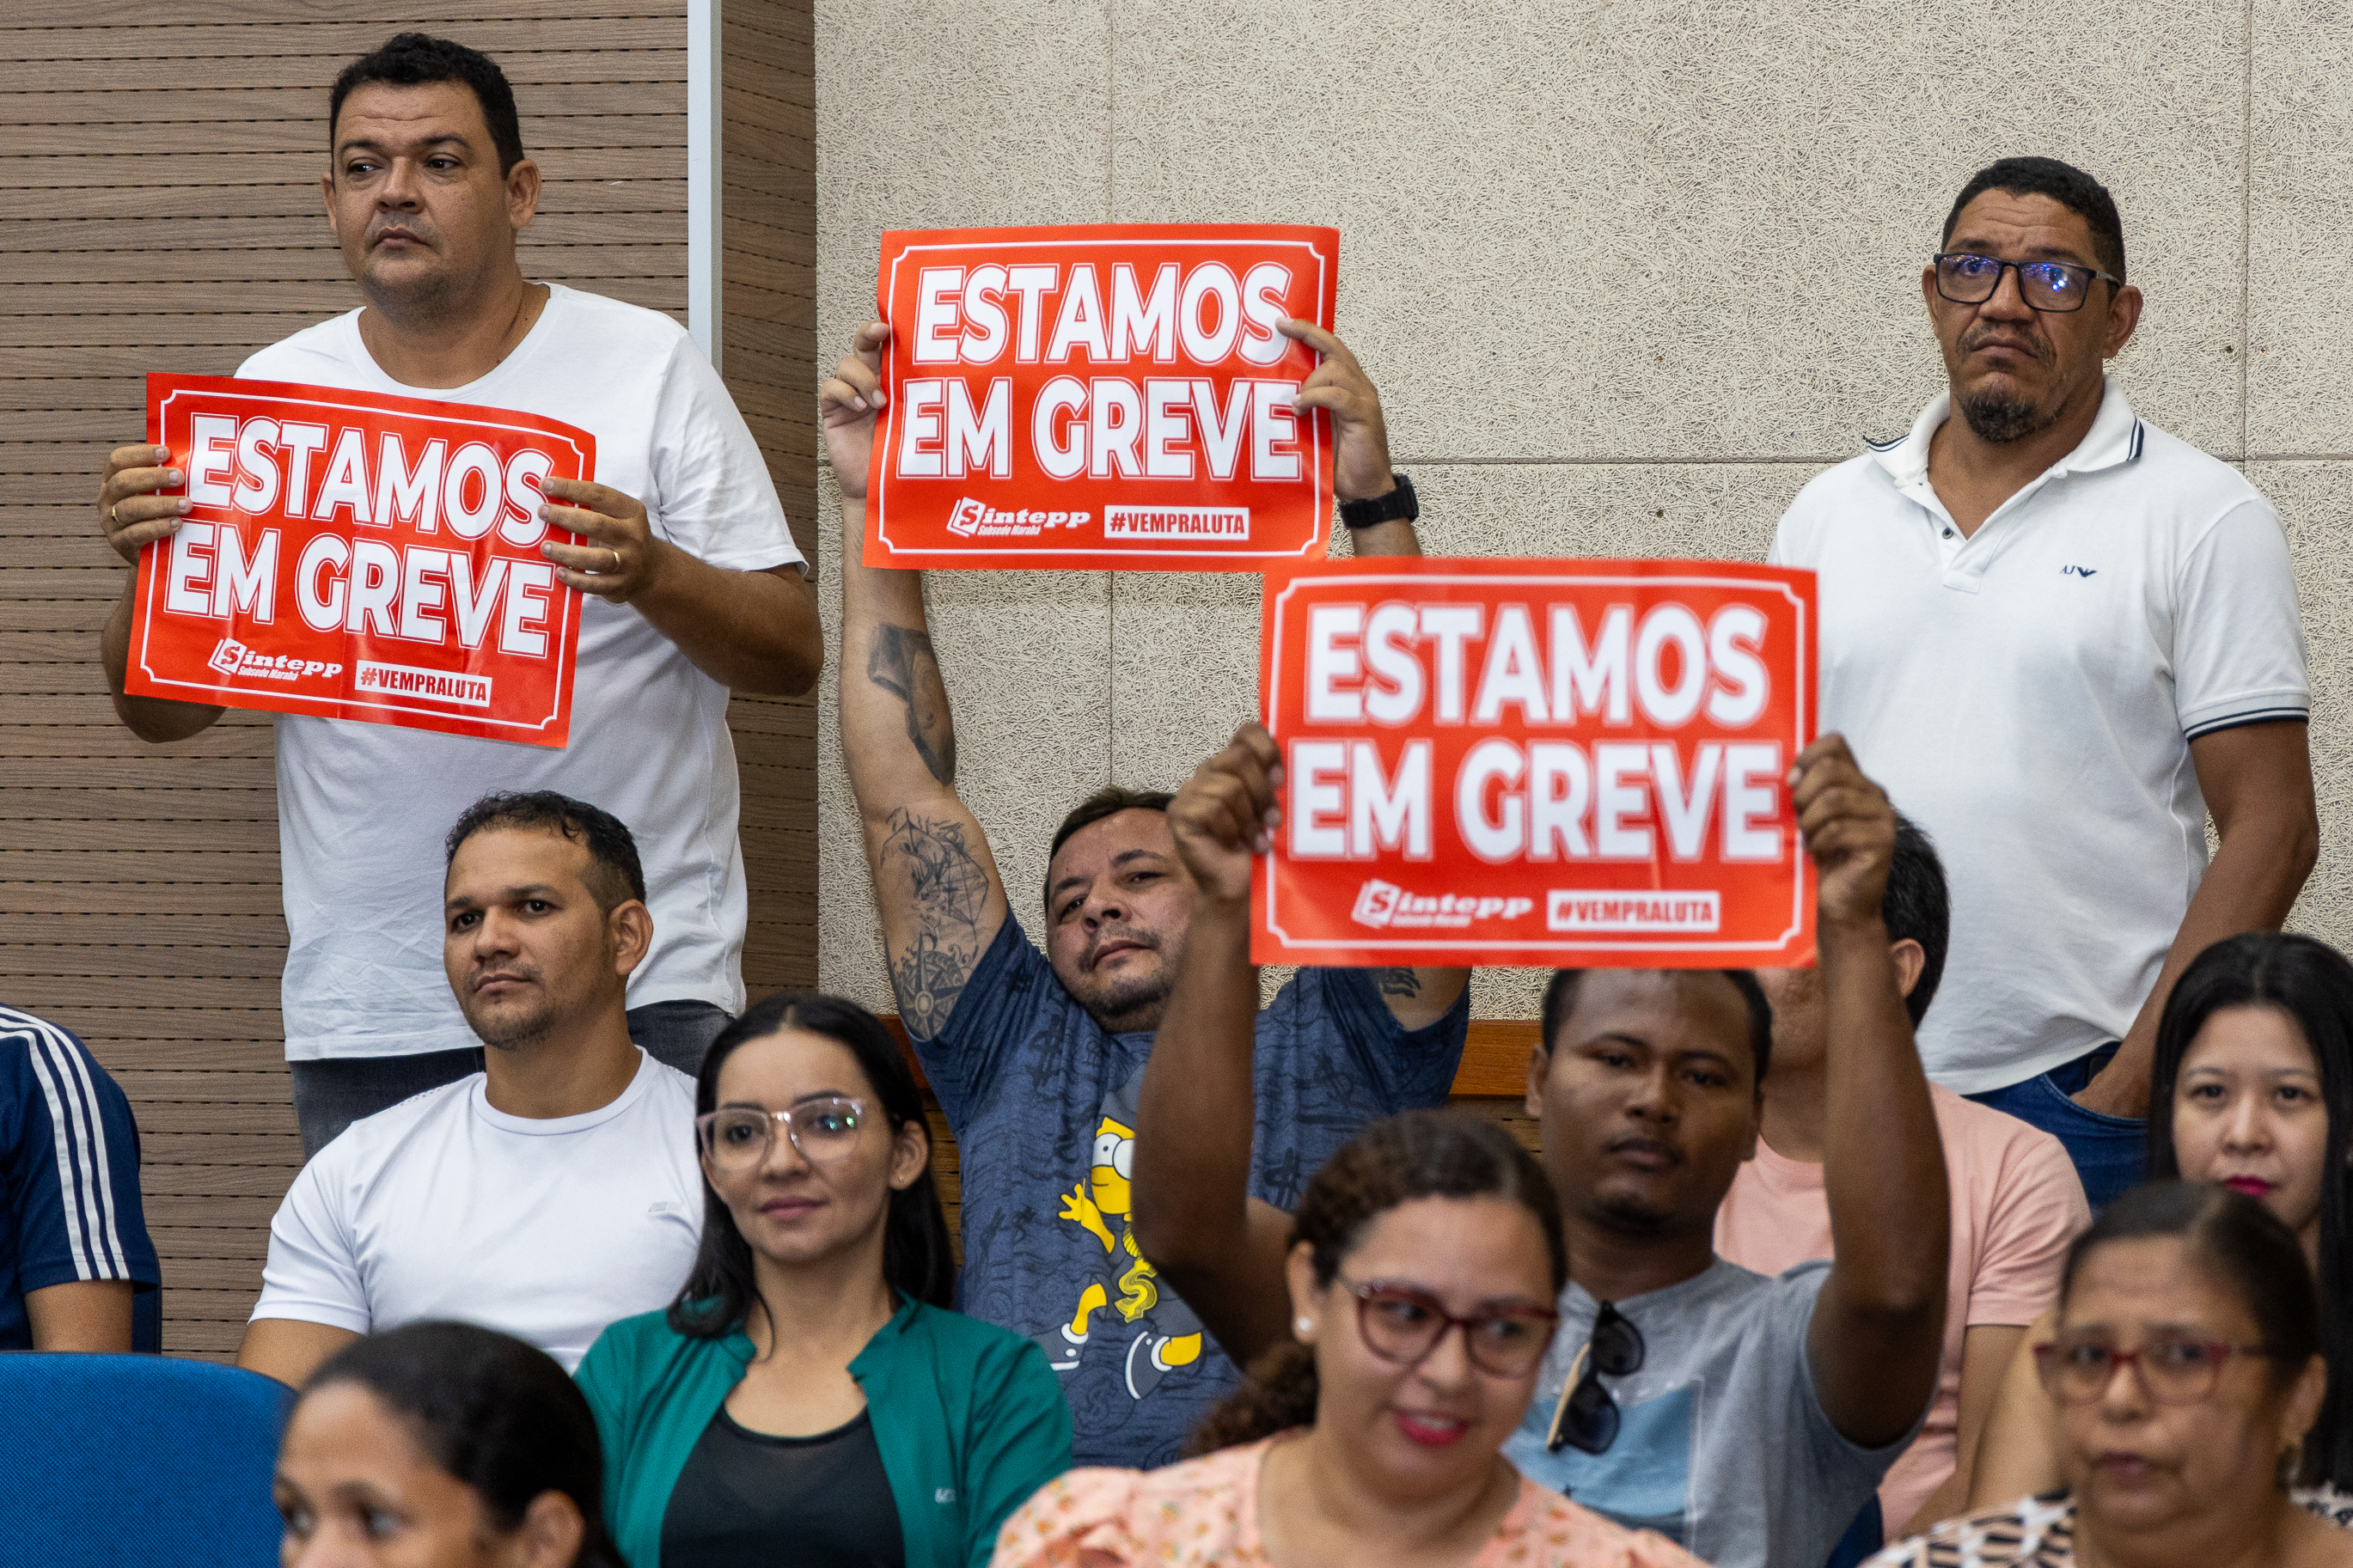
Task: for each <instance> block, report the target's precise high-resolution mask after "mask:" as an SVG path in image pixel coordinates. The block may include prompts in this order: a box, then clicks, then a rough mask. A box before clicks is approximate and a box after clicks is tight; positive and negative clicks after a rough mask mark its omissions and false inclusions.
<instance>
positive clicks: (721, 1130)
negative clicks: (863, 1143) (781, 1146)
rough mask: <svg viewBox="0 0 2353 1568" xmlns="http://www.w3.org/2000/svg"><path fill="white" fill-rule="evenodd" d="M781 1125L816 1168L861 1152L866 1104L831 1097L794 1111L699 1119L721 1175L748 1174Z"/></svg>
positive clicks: (753, 1109)
mask: <svg viewBox="0 0 2353 1568" xmlns="http://www.w3.org/2000/svg"><path fill="white" fill-rule="evenodd" d="M779 1125H782V1126H783V1128H784V1130H785V1136H786V1138H788V1139H790V1140H791V1141H792V1145H793V1147H794V1148H796V1149H797V1150H799V1151H800V1152H801V1158H802V1159H804V1160H807V1162H808V1163H810V1164H812V1165H822V1164H824V1163H827V1162H828V1161H830V1160H839V1159H840V1158H841V1157H842V1156H843V1155H845V1154H847V1153H849V1152H850V1151H851V1150H852V1149H855V1148H857V1147H858V1136H859V1133H860V1131H862V1130H863V1129H864V1127H865V1126H866V1102H865V1101H864V1100H853V1099H851V1098H849V1096H848V1095H841V1094H828V1095H824V1096H821V1097H819V1098H818V1099H816V1100H802V1101H801V1102H800V1103H799V1104H798V1105H796V1106H794V1107H793V1108H792V1109H791V1110H762V1109H761V1108H759V1107H757V1106H751V1105H729V1106H723V1107H721V1108H720V1109H719V1110H713V1111H709V1112H706V1113H705V1114H703V1115H702V1116H698V1117H696V1118H695V1119H694V1133H695V1139H696V1142H698V1143H699V1144H700V1145H701V1146H702V1154H703V1157H704V1158H705V1159H707V1160H709V1161H710V1162H711V1163H712V1165H713V1166H715V1167H716V1168H718V1169H719V1170H722V1171H749V1170H752V1169H754V1167H756V1166H758V1165H760V1164H761V1163H764V1162H765V1161H766V1159H767V1158H768V1152H769V1150H770V1149H771V1148H772V1147H774V1145H775V1142H776V1128H777V1127H778V1126H779Z"/></svg>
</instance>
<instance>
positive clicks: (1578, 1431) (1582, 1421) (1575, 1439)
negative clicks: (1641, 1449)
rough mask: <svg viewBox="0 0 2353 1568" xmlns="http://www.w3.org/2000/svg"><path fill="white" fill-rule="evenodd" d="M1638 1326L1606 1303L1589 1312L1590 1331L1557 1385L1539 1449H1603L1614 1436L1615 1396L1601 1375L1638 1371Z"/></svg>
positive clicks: (1640, 1346)
mask: <svg viewBox="0 0 2353 1568" xmlns="http://www.w3.org/2000/svg"><path fill="white" fill-rule="evenodd" d="M1648 1353H1649V1352H1648V1351H1647V1350H1646V1348H1645V1347H1644V1346H1643V1343H1642V1331H1641V1330H1640V1329H1638V1328H1636V1327H1635V1326H1634V1325H1633V1324H1632V1323H1631V1322H1630V1321H1627V1320H1626V1319H1625V1318H1624V1317H1622V1316H1620V1313H1619V1311H1618V1309H1617V1308H1616V1307H1614V1306H1612V1305H1610V1304H1609V1302H1607V1301H1604V1302H1602V1303H1601V1310H1600V1311H1599V1312H1597V1313H1595V1314H1594V1318H1593V1333H1592V1336H1591V1337H1590V1338H1589V1339H1588V1340H1587V1341H1586V1342H1585V1348H1584V1349H1583V1350H1581V1351H1578V1352H1577V1364H1576V1365H1574V1366H1572V1367H1570V1368H1569V1369H1568V1381H1567V1382H1566V1383H1564V1384H1561V1390H1560V1403H1559V1404H1558V1405H1554V1406H1553V1412H1552V1430H1551V1431H1550V1432H1548V1433H1546V1436H1545V1452H1546V1453H1547V1454H1557V1453H1559V1452H1560V1451H1561V1449H1562V1448H1563V1447H1571V1448H1577V1449H1580V1450H1582V1451H1583V1452H1585V1453H1588V1454H1606V1453H1608V1452H1609V1445H1610V1444H1612V1443H1615V1442H1616V1441H1617V1440H1618V1426H1619V1422H1620V1415H1619V1411H1618V1401H1617V1398H1616V1397H1615V1396H1614V1395H1612V1394H1610V1392H1609V1390H1608V1389H1606V1388H1604V1387H1602V1386H1601V1380H1602V1378H1603V1377H1604V1376H1609V1377H1624V1376H1626V1375H1627V1374H1628V1373H1637V1372H1640V1371H1641V1370H1642V1359H1643V1357H1644V1356H1645V1355H1646V1354H1648Z"/></svg>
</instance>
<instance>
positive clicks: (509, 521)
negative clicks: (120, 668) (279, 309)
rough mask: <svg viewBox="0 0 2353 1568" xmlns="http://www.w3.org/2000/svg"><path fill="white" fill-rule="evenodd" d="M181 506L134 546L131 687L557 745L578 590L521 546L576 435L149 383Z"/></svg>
mask: <svg viewBox="0 0 2353 1568" xmlns="http://www.w3.org/2000/svg"><path fill="white" fill-rule="evenodd" d="M147 438H148V440H149V441H151V442H152V443H153V444H154V445H156V446H159V447H169V448H170V449H171V452H172V458H171V461H172V464H173V466H174V467H177V468H180V469H181V470H183V471H184V472H185V474H186V475H187V483H186V486H185V489H184V490H183V491H181V492H180V493H182V494H184V495H185V496H186V497H187V498H188V499H189V500H192V501H194V502H195V506H194V508H193V509H192V510H190V511H189V512H188V513H187V515H186V517H185V521H182V523H181V525H180V529H179V531H178V532H176V533H174V534H173V535H172V536H171V537H170V538H169V539H166V540H163V541H160V542H156V543H154V544H151V545H149V546H148V547H147V548H146V549H145V550H143V551H142V552H140V560H139V566H138V584H137V588H136V595H135V598H134V601H133V606H132V632H131V669H130V679H129V680H128V681H127V683H126V689H128V690H129V691H131V692H132V694H133V695H136V696H141V697H166V698H174V699H177V700H180V701H183V702H215V703H221V704H224V705H226V706H227V707H231V708H258V709H262V710H267V711H269V712H274V713H306V714H310V715H311V716H313V717H316V718H322V719H356V720H361V721H366V722H369V723H377V724H394V725H401V726H405V727H406V728H409V729H415V730H439V731H445V732H447V733H449V734H454V735H477V736H482V737H486V738H489V739H493V740H505V741H522V742H529V743H531V744H533V745H540V746H562V745H564V744H565V742H566V740H567V739H569V736H570V731H571V722H572V672H573V662H574V658H575V654H576V653H577V651H578V641H579V630H580V595H577V594H575V593H573V592H571V591H570V590H568V589H565V588H564V587H562V586H561V585H559V584H557V582H556V580H555V569H554V566H553V565H552V564H551V563H549V562H548V561H547V559H546V558H545V557H544V556H543V555H541V553H540V552H539V546H540V544H541V542H543V540H546V539H549V538H553V539H554V540H555V541H556V542H558V543H565V544H569V543H577V542H578V540H577V539H576V538H575V536H574V535H573V534H571V533H569V532H567V531H562V530H554V531H551V530H550V529H549V528H548V526H547V524H546V523H544V522H543V521H540V517H539V507H540V502H541V489H540V487H541V486H542V485H543V483H544V482H545V481H546V480H547V479H551V478H555V479H593V478H594V477H595V475H596V437H593V436H591V435H589V434H588V433H587V432H586V431H585V430H580V429H575V427H573V426H569V425H565V424H562V423H559V422H558V421H556V420H553V419H543V418H540V417H538V416H534V415H529V414H515V413H511V412H508V411H507V410H504V409H497V408H475V407H470V406H467V405H462V404H455V403H437V402H434V401H433V400H431V399H429V398H421V397H390V396H385V395H378V394H375V393H365V392H345V391H342V390H338V389H336V388H332V387H322V386H301V385H296V384H291V383H287V382H270V381H238V380H235V379H232V378H228V377H222V376H198V375H151V376H149V377H148V378H147Z"/></svg>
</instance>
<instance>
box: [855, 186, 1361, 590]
mask: <svg viewBox="0 0 2353 1568" xmlns="http://www.w3.org/2000/svg"><path fill="white" fill-rule="evenodd" d="M1339 257H1340V235H1339V231H1338V230H1336V229H1330V228H1299V227H1289V226H1267V225H1249V226H1231V225H1214V226H1213V225H1187V224H1151V225H1145V224H1119V225H1107V226H1093V227H1082V228H976V229H934V230H909V231H904V232H896V233H891V234H886V235H884V236H883V237H882V264H881V273H880V276H879V278H878V279H877V287H876V292H877V301H876V303H877V307H878V309H879V310H880V311H881V316H882V319H883V320H884V321H888V322H889V323H890V324H891V345H890V353H889V354H888V356H887V357H886V358H885V359H884V361H883V364H882V384H883V387H884V389H885V391H886V392H887V394H888V395H889V402H888V403H886V404H885V405H884V406H883V411H882V418H881V424H880V426H879V428H878V429H877V430H876V432H875V439H874V456H873V458H872V466H871V468H870V470H869V473H868V478H867V490H866V495H867V502H866V554H865V559H866V563H867V564H868V565H870V566H899V567H1006V566H1028V567H1067V568H1088V569H1097V570H1101V569H1110V570H1113V571H1119V570H1129V571H1133V570H1136V569H1145V570H1163V571H1173V570H1190V571H1208V572H1258V571H1264V570H1267V569H1268V568H1270V567H1273V566H1278V565H1287V564H1292V563H1298V562H1302V561H1313V560H1319V559H1321V558H1322V556H1323V553H1324V537H1325V531H1326V530H1327V529H1328V528H1329V526H1330V518H1331V511H1332V448H1331V439H1330V436H1329V433H1328V425H1329V421H1328V420H1327V419H1326V418H1325V416H1324V415H1323V414H1322V413H1320V412H1316V411H1313V410H1311V411H1310V412H1309V414H1308V415H1307V416H1304V417H1302V416H1299V415H1297V414H1296V413H1295V412H1294V411H1293V408H1292V406H1291V400H1292V397H1293V395H1295V394H1296V393H1297V392H1298V390H1299V385H1300V384H1301V383H1302V382H1303V381H1305V380H1306V379H1307V377H1308V376H1309V375H1310V374H1313V373H1314V369H1315V365H1316V363H1317V356H1316V354H1315V353H1314V351H1313V350H1312V349H1309V348H1307V347H1306V346H1305V345H1303V344H1302V343H1299V342H1294V341H1293V340H1292V339H1290V338H1288V337H1285V336H1284V335H1283V334H1282V332H1280V331H1277V330H1276V325H1275V324H1276V323H1277V322H1278V321H1282V319H1283V318H1284V317H1286V316H1290V317H1296V318H1298V319H1300V320H1303V321H1313V322H1314V323H1315V324H1316V325H1318V326H1321V327H1324V329H1326V330H1327V331H1328V330H1329V329H1330V327H1331V325H1332V317H1333V306H1334V302H1335V299H1336V298H1337V295H1338V289H1339Z"/></svg>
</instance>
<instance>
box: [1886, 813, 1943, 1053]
mask: <svg viewBox="0 0 2353 1568" xmlns="http://www.w3.org/2000/svg"><path fill="white" fill-rule="evenodd" d="M1879 918H1880V921H1882V922H1883V924H1884V925H1885V926H1886V927H1887V940H1888V941H1890V942H1904V941H1906V940H1909V941H1912V942H1918V943H1919V944H1920V952H1921V953H1922V955H1923V962H1922V963H1921V965H1920V978H1919V979H1918V980H1917V981H1915V982H1914V983H1913V986H1912V993H1911V994H1910V995H1908V996H1906V997H1905V998H1904V1010H1905V1012H1907V1013H1909V1014H1911V1015H1912V1026H1913V1027H1914V1028H1915V1029H1916V1028H1918V1027H1919V1026H1920V1020H1921V1019H1923V1018H1925V1017H1926V1016H1928V1004H1929V1003H1931V1002H1933V1001H1935V1000H1936V983H1937V982H1938V981H1940V980H1942V979H1943V978H1944V977H1945V953H1946V952H1947V949H1949V948H1950V947H1951V945H1952V940H1953V900H1952V895H1951V894H1950V893H1949V892H1948V891H1947V889H1946V887H1945V863H1944V861H1943V860H1941V859H1939V858H1937V855H1936V840H1935V839H1933V838H1931V837H1928V835H1927V833H1926V830H1924V829H1923V828H1922V827H1921V826H1920V825H1919V824H1918V823H1916V822H1915V821H1913V820H1912V819H1911V818H1910V817H1908V816H1905V815H1904V814H1903V813H1902V812H1900V811H1899V812H1897V813H1896V814H1895V859H1894V863H1893V864H1892V865H1890V866H1889V867H1888V868H1887V891H1885V892H1884V893H1882V894H1881V895H1880V897H1879Z"/></svg>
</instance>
